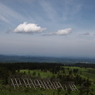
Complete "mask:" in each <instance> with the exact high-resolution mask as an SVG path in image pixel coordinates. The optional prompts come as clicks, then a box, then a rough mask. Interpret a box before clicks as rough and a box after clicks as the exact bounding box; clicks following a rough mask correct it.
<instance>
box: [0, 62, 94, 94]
mask: <svg viewBox="0 0 95 95" xmlns="http://www.w3.org/2000/svg"><path fill="white" fill-rule="evenodd" d="M10 75H31V76H32V77H39V78H58V79H60V82H65V81H74V83H75V85H76V86H77V88H78V91H71V90H70V89H68V90H67V91H66V90H62V89H60V88H58V89H57V90H53V89H43V88H37V89H34V88H26V87H19V88H15V89H14V88H13V87H11V86H9V82H8V81H9V77H10ZM0 95H95V65H94V64H81V63H77V64H72V65H67V66H66V65H65V66H64V64H60V63H1V64H0Z"/></svg>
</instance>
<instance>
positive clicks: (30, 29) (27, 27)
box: [13, 22, 46, 33]
mask: <svg viewBox="0 0 95 95" xmlns="http://www.w3.org/2000/svg"><path fill="white" fill-rule="evenodd" d="M44 30H46V28H41V27H40V26H38V25H37V24H34V23H27V22H24V23H23V24H20V25H18V26H17V27H16V28H15V29H14V31H13V32H15V33H41V32H43V31H44Z"/></svg>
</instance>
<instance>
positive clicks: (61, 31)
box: [48, 28, 72, 35]
mask: <svg viewBox="0 0 95 95" xmlns="http://www.w3.org/2000/svg"><path fill="white" fill-rule="evenodd" d="M71 32H72V28H66V29H62V30H58V31H57V32H52V33H49V34H48V35H68V34H70V33H71Z"/></svg>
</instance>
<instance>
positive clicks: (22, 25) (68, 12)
mask: <svg viewBox="0 0 95 95" xmlns="http://www.w3.org/2000/svg"><path fill="white" fill-rule="evenodd" d="M94 51H95V0H0V54H4V55H25V56H26V55H27V56H49V57H95V52H94Z"/></svg>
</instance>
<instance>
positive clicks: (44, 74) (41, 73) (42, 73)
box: [20, 70, 53, 78]
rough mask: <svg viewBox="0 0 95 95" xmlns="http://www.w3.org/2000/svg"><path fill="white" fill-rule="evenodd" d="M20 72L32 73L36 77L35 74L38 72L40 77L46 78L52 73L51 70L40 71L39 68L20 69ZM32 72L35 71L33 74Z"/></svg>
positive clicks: (37, 74)
mask: <svg viewBox="0 0 95 95" xmlns="http://www.w3.org/2000/svg"><path fill="white" fill-rule="evenodd" d="M20 73H26V74H30V75H32V76H34V77H37V76H39V74H40V77H41V78H47V77H52V75H53V74H52V73H51V72H49V71H47V72H42V71H41V70H20ZM33 73H35V74H34V75H33Z"/></svg>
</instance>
